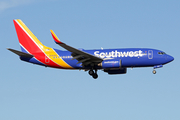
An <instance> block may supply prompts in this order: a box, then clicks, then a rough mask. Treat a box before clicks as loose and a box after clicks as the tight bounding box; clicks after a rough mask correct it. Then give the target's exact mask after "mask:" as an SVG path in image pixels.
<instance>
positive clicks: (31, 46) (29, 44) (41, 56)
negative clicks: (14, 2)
mask: <svg viewBox="0 0 180 120" xmlns="http://www.w3.org/2000/svg"><path fill="white" fill-rule="evenodd" d="M14 25H15V28H16V32H17V36H18V39H19V43H20V44H21V45H22V46H23V47H24V48H25V49H26V50H27V51H29V52H30V54H33V55H34V57H35V58H36V59H38V60H39V61H40V62H42V63H44V64H46V65H47V66H50V67H55V68H62V69H63V67H62V66H60V65H58V64H56V63H54V62H53V61H52V60H51V59H49V58H48V57H46V55H45V53H43V52H42V50H41V49H40V48H39V47H38V46H37V45H36V44H35V43H34V42H33V40H32V39H31V38H30V37H29V36H28V35H27V34H26V32H25V31H24V30H23V29H22V28H21V27H20V26H19V25H18V23H17V22H16V21H15V20H14ZM45 58H46V59H45ZM47 59H48V60H47ZM46 60H47V61H48V62H49V63H46V62H47V61H46Z"/></svg>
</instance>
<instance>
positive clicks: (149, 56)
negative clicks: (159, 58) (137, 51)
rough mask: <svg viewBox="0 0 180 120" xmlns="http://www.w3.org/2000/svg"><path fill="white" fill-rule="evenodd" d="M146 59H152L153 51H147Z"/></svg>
mask: <svg viewBox="0 0 180 120" xmlns="http://www.w3.org/2000/svg"><path fill="white" fill-rule="evenodd" d="M148 58H149V59H153V51H152V50H148Z"/></svg>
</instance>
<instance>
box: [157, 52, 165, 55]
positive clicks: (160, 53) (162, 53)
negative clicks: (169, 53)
mask: <svg viewBox="0 0 180 120" xmlns="http://www.w3.org/2000/svg"><path fill="white" fill-rule="evenodd" d="M158 54H159V55H164V54H166V53H165V52H158Z"/></svg>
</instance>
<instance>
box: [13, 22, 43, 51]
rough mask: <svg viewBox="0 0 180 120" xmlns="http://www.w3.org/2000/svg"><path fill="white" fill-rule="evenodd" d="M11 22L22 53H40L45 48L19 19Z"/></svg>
mask: <svg viewBox="0 0 180 120" xmlns="http://www.w3.org/2000/svg"><path fill="white" fill-rule="evenodd" d="M13 22H14V26H15V28H16V32H17V36H18V39H19V43H20V46H21V50H22V51H23V52H26V53H30V54H33V53H37V52H41V51H42V49H44V47H45V46H44V45H43V44H42V43H41V42H40V41H39V40H38V39H37V37H36V36H35V35H34V34H33V33H32V32H31V31H30V30H29V29H28V27H27V26H26V25H25V24H24V23H23V22H22V21H21V20H20V19H16V20H13Z"/></svg>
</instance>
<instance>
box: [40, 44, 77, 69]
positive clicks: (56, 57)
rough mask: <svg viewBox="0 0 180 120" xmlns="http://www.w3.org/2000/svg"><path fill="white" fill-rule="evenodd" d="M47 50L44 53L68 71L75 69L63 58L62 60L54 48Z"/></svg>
mask: <svg viewBox="0 0 180 120" xmlns="http://www.w3.org/2000/svg"><path fill="white" fill-rule="evenodd" d="M46 48H47V49H46V50H43V51H44V53H45V54H46V55H47V56H48V57H49V58H50V59H51V60H52V61H54V62H55V63H56V64H58V65H60V66H62V67H64V68H66V69H74V68H73V67H71V66H70V65H68V64H67V63H66V62H65V61H64V60H63V59H62V58H60V56H59V55H58V54H57V53H56V52H55V51H54V50H53V49H52V48H49V47H46Z"/></svg>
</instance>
